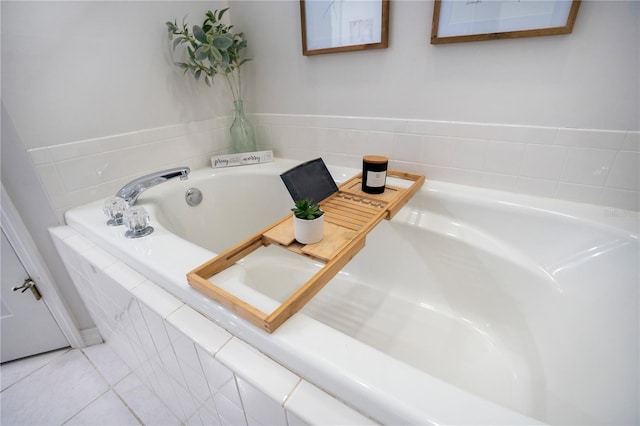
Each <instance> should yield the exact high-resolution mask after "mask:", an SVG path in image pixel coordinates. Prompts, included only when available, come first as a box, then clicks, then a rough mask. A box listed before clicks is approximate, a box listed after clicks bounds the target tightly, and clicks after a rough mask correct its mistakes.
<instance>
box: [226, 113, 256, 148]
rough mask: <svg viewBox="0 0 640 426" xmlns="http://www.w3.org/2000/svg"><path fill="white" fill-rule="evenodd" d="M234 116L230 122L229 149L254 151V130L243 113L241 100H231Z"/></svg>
mask: <svg viewBox="0 0 640 426" xmlns="http://www.w3.org/2000/svg"><path fill="white" fill-rule="evenodd" d="M233 109H234V117H233V123H231V129H230V132H231V149H232V151H233V152H234V153H240V152H253V151H256V132H255V130H254V128H253V124H252V123H251V121H249V119H248V118H247V116H246V115H245V114H244V107H243V105H242V100H237V101H233Z"/></svg>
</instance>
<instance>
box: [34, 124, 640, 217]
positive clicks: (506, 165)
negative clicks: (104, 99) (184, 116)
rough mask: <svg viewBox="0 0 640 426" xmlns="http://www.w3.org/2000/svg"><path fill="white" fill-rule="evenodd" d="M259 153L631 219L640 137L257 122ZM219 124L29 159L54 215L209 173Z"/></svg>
mask: <svg viewBox="0 0 640 426" xmlns="http://www.w3.org/2000/svg"><path fill="white" fill-rule="evenodd" d="M252 118H253V121H254V123H255V124H256V130H257V135H258V143H259V149H273V150H274V152H275V154H276V156H278V157H284V158H292V159H299V160H307V159H310V158H314V157H318V156H322V157H323V158H324V159H325V161H327V162H328V163H330V164H336V165H344V166H349V167H356V168H358V167H360V166H361V161H362V156H363V155H365V154H372V153H375V154H381V155H386V156H388V157H389V158H390V159H391V160H392V164H391V167H396V168H402V169H405V170H407V171H412V172H418V173H424V174H425V175H426V176H427V179H435V180H444V181H449V182H454V183H461V184H466V185H474V186H482V187H488V188H494V189H501V190H506V191H515V192H523V193H527V194H531V195H538V196H544V197H555V198H561V199H567V200H573V201H580V202H587V203H593V204H603V205H609V206H612V207H617V208H622V209H631V210H638V209H639V208H640V207H639V204H640V198H639V196H638V191H639V182H640V171H639V167H640V166H639V164H638V163H639V160H638V158H639V155H640V154H639V152H640V132H638V131H618V130H595V129H568V128H553V127H536V126H516V125H498V124H482V123H462V122H442V121H428V120H402V119H384V118H366V117H336V116H305V115H279V114H256V115H253V116H252ZM228 145H229V143H228V119H226V118H220V119H215V120H209V121H204V122H198V123H191V124H185V125H175V126H169V127H162V128H157V129H147V130H141V131H139V132H135V133H128V134H124V135H114V136H110V137H105V138H100V139H92V140H86V141H77V142H72V143H68V144H63V145H56V146H50V147H45V148H38V149H33V150H30V151H29V153H30V154H31V158H32V160H33V162H34V164H35V166H36V169H37V171H38V173H39V176H40V179H41V181H42V184H43V186H44V187H45V189H46V191H47V194H48V196H49V199H50V202H51V204H52V206H53V208H54V209H55V210H56V211H57V212H58V215H59V218H60V223H63V219H62V215H63V212H64V211H65V210H66V209H68V208H70V207H73V206H77V205H81V204H85V203H87V202H89V201H94V200H96V199H100V198H105V197H107V196H110V195H112V194H114V193H115V192H116V191H117V190H118V189H119V188H120V187H121V186H122V185H124V184H125V183H127V182H128V181H130V180H131V179H133V178H135V177H138V176H141V175H143V174H145V173H148V172H151V171H154V170H159V169H162V168H165V167H171V166H178V165H187V166H190V167H192V168H200V167H206V166H208V159H209V157H210V156H211V155H213V154H219V153H223V152H227V149H228Z"/></svg>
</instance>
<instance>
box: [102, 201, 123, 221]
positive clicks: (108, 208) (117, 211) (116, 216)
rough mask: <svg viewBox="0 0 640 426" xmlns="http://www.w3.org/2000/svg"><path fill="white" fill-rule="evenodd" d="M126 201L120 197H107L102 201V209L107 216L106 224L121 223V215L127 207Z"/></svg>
mask: <svg viewBox="0 0 640 426" xmlns="http://www.w3.org/2000/svg"><path fill="white" fill-rule="evenodd" d="M127 207H128V205H127V202H126V201H125V200H124V199H122V198H120V197H109V198H107V199H106V200H105V202H104V207H103V208H102V211H103V212H104V214H106V215H107V217H109V220H108V221H107V225H109V226H118V225H122V223H123V222H122V215H123V214H124V211H125V210H126V209H127Z"/></svg>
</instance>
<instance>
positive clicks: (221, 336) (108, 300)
mask: <svg viewBox="0 0 640 426" xmlns="http://www.w3.org/2000/svg"><path fill="white" fill-rule="evenodd" d="M50 231H51V235H52V237H53V240H54V243H55V245H56V248H57V249H58V251H59V253H60V254H61V256H62V258H63V261H64V263H65V266H66V267H67V269H68V270H69V273H70V275H71V277H72V279H73V281H74V284H75V285H76V287H77V288H78V291H79V292H80V295H81V297H82V298H83V301H84V302H85V303H86V304H87V307H88V309H89V311H90V313H91V316H92V318H93V319H94V320H95V322H96V324H97V326H98V329H99V330H100V333H101V334H102V336H103V338H104V340H105V342H106V344H107V345H109V347H111V348H112V349H113V351H114V352H115V353H116V354H117V355H118V356H119V357H120V358H121V359H122V360H123V362H124V363H125V364H126V365H127V366H128V367H129V368H131V370H132V371H134V373H135V374H136V376H137V377H138V378H139V380H140V381H141V382H142V383H144V384H145V385H146V386H147V387H148V388H149V390H150V391H152V392H153V393H154V394H156V395H157V396H158V397H159V398H160V399H161V400H162V402H163V403H164V404H165V405H166V406H167V409H168V410H170V411H171V413H172V414H173V415H175V416H176V417H177V418H178V419H179V420H180V421H181V422H182V423H183V424H188V425H211V424H229V425H231V424H233V425H237V424H252V425H253V424H255V425H273V424H283V425H286V424H291V425H293V424H295V425H299V424H327V422H330V423H334V424H376V423H375V422H374V421H372V420H371V419H369V418H368V417H366V416H364V415H362V414H360V413H358V412H357V411H355V410H354V409H352V408H351V407H348V406H347V405H345V404H343V403H342V402H340V401H338V400H337V399H335V398H333V397H331V396H330V395H328V394H326V393H324V392H323V391H322V390H320V389H318V388H316V387H315V386H313V385H311V384H309V383H307V382H305V381H303V380H302V379H301V378H300V377H299V376H297V375H296V374H294V373H292V372H291V371H289V370H288V369H286V368H284V367H283V366H281V365H280V364H278V363H276V362H275V361H273V360H272V359H271V358H269V357H267V356H266V355H264V354H262V353H261V352H259V351H257V350H256V349H255V348H253V347H252V346H249V345H248V344H246V343H245V342H243V341H241V340H239V339H238V338H237V337H232V336H231V334H229V333H228V332H227V331H225V330H224V329H222V328H220V327H219V326H218V325H216V324H215V323H213V322H212V321H211V320H209V319H207V318H205V317H204V316H202V315H201V314H200V313H198V312H196V311H195V310H193V309H192V308H191V307H189V306H187V305H185V304H184V303H182V302H181V301H179V300H178V299H176V298H175V297H173V296H172V295H170V294H169V293H167V292H166V291H164V290H163V289H161V288H159V287H157V286H156V285H155V284H153V283H152V282H151V281H149V280H145V279H144V278H143V277H142V276H141V275H139V274H138V273H137V272H135V271H133V270H132V269H130V268H129V267H128V266H127V265H125V264H124V263H123V262H120V261H118V260H117V259H115V258H114V257H112V256H111V255H110V254H108V253H106V252H104V251H102V249H100V248H99V247H97V246H96V245H94V244H93V243H92V242H90V241H89V240H87V239H85V238H84V237H83V236H81V235H80V234H77V233H76V232H75V231H74V230H72V229H71V228H69V227H56V228H51V230H50Z"/></svg>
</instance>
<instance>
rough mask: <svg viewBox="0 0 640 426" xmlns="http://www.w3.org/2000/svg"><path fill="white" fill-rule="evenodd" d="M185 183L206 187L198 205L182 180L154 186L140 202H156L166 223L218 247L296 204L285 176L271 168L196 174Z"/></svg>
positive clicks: (157, 215)
mask: <svg viewBox="0 0 640 426" xmlns="http://www.w3.org/2000/svg"><path fill="white" fill-rule="evenodd" d="M187 186H188V187H195V188H198V189H200V190H201V191H202V193H203V199H202V202H201V204H199V205H198V206H193V207H192V206H189V205H187V203H186V202H185V201H184V195H185V188H184V185H182V186H174V187H173V188H169V189H168V190H161V188H158V189H159V191H153V189H152V190H150V191H149V194H144V196H143V197H142V199H141V201H142V202H141V204H142V205H152V206H153V210H154V213H155V219H156V220H157V221H158V222H159V223H161V224H162V225H163V226H164V227H165V228H166V229H168V230H169V231H171V232H173V233H174V234H176V235H177V236H179V237H180V238H183V239H185V240H187V241H190V242H192V243H194V244H197V245H199V246H200V247H203V248H206V249H208V250H211V251H213V252H214V253H221V252H223V251H224V250H226V249H228V248H229V247H232V246H233V245H235V244H237V243H238V242H239V241H242V240H243V239H245V238H247V237H249V236H251V235H253V234H255V233H256V232H259V231H260V230H261V229H263V228H265V227H266V226H268V225H269V224H271V223H273V222H275V221H276V220H278V219H280V218H282V217H284V216H285V215H287V214H291V211H290V209H291V207H293V201H292V199H291V196H290V195H289V193H288V192H287V190H286V188H285V186H284V184H283V183H282V180H281V179H280V177H279V176H278V175H277V174H273V173H270V174H267V173H254V174H247V175H224V174H223V175H220V176H214V178H213V179H199V180H193V181H191V182H189V183H188V185H187ZM154 189H155V188H154ZM256 189H257V190H256Z"/></svg>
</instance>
